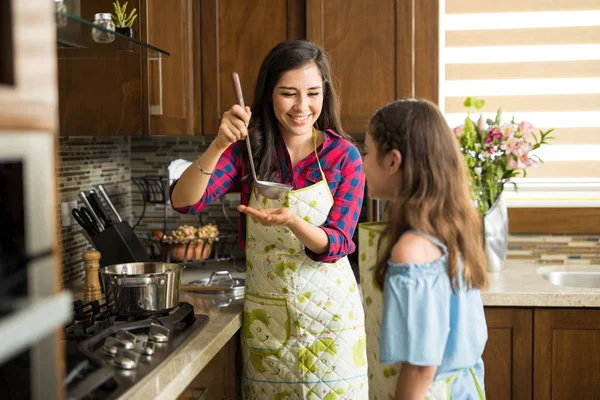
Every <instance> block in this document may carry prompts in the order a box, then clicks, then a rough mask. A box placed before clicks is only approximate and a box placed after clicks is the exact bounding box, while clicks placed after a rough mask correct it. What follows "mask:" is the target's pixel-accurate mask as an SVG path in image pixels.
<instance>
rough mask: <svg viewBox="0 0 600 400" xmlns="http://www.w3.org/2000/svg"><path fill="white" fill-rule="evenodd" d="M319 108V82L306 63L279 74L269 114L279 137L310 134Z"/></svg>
mask: <svg viewBox="0 0 600 400" xmlns="http://www.w3.org/2000/svg"><path fill="white" fill-rule="evenodd" d="M322 109H323V79H322V78H321V72H320V71H319V68H317V66H316V64H315V63H313V62H310V63H308V64H306V65H304V66H302V67H300V68H297V69H292V70H289V71H287V72H285V73H283V74H282V75H281V78H279V81H278V82H277V84H276V85H275V89H274V90H273V112H274V113H275V116H276V117H277V120H278V121H279V128H280V129H281V133H282V134H283V135H294V136H301V135H305V134H311V133H312V127H313V125H314V123H315V122H316V121H317V119H318V118H319V116H320V115H321V110H322Z"/></svg>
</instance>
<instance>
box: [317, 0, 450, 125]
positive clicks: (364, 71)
mask: <svg viewBox="0 0 600 400" xmlns="http://www.w3.org/2000/svg"><path fill="white" fill-rule="evenodd" d="M306 29H307V31H306V33H307V38H308V39H310V40H312V41H313V42H315V43H317V44H319V45H321V46H322V47H323V48H324V49H325V50H326V51H327V52H328V53H329V55H330V56H331V60H332V70H333V74H334V75H335V77H337V79H338V81H339V86H340V93H341V118H342V126H343V127H344V129H345V130H346V131H347V132H348V133H351V134H354V135H361V134H363V133H364V130H365V127H366V124H367V122H368V120H369V118H370V116H371V115H372V114H373V113H374V112H375V111H376V110H377V108H379V107H381V106H383V105H385V104H386V103H388V102H390V101H393V100H395V99H397V98H400V97H406V96H408V97H414V96H417V97H425V98H428V99H430V100H433V101H434V102H436V103H437V101H438V99H437V74H438V67H437V60H438V56H437V49H438V39H437V32H438V1H437V0H419V1H409V0H378V1H377V5H376V6H375V5H374V4H373V2H372V1H369V0H353V1H347V0H307V1H306Z"/></svg>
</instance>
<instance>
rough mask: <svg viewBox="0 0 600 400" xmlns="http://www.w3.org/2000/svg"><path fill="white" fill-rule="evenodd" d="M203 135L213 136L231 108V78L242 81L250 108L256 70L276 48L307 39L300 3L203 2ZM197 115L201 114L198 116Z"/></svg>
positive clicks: (295, 0)
mask: <svg viewBox="0 0 600 400" xmlns="http://www.w3.org/2000/svg"><path fill="white" fill-rule="evenodd" d="M200 4H201V10H200V14H201V23H200V25H201V26H202V30H201V44H200V45H201V48H202V52H201V54H202V57H201V58H202V59H201V60H200V61H201V62H200V64H201V66H202V68H201V70H202V76H201V82H202V83H201V95H202V107H201V114H202V123H201V125H200V126H201V127H202V128H201V132H202V133H203V134H205V135H214V134H216V133H217V130H218V127H219V122H220V119H221V115H222V114H223V113H224V112H225V111H227V110H228V109H229V108H231V106H232V105H233V104H235V96H234V94H233V88H232V86H231V78H230V73H231V72H232V71H236V72H237V73H238V74H239V75H240V81H241V84H242V91H243V93H244V100H245V102H246V104H247V105H248V106H250V105H251V104H252V98H253V91H254V83H255V81H256V77H257V76H258V70H259V68H260V65H261V63H262V61H263V59H264V58H265V56H266V55H267V53H268V52H269V50H271V48H273V47H274V46H275V45H276V44H277V43H279V42H282V41H284V40H286V39H301V38H304V36H305V29H304V1H303V0H284V1H270V0H261V1H257V0H203V1H202V2H201V3H200ZM198 112H200V110H198Z"/></svg>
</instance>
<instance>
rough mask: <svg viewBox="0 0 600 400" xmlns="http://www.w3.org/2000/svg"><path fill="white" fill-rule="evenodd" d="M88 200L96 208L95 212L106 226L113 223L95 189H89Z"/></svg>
mask: <svg viewBox="0 0 600 400" xmlns="http://www.w3.org/2000/svg"><path fill="white" fill-rule="evenodd" d="M88 201H89V202H90V205H91V206H92V208H93V209H94V212H95V213H96V215H97V216H98V218H99V219H100V220H101V221H102V224H103V225H104V227H105V228H106V227H108V226H110V225H112V224H113V221H112V219H110V218H109V217H108V215H106V211H105V210H104V206H103V205H102V202H101V201H100V197H98V195H97V194H96V191H95V190H94V189H90V190H89V191H88Z"/></svg>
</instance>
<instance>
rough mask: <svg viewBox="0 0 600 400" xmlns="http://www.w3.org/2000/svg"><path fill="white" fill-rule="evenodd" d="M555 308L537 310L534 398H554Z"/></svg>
mask: <svg viewBox="0 0 600 400" xmlns="http://www.w3.org/2000/svg"><path fill="white" fill-rule="evenodd" d="M553 312H554V310H540V309H538V310H535V315H534V318H535V330H534V332H533V335H534V336H533V342H534V348H533V360H534V363H535V369H534V371H533V399H534V400H547V399H550V398H552V397H551V394H552V315H553Z"/></svg>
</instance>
